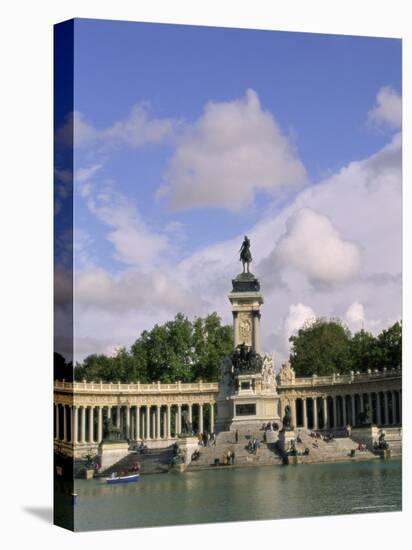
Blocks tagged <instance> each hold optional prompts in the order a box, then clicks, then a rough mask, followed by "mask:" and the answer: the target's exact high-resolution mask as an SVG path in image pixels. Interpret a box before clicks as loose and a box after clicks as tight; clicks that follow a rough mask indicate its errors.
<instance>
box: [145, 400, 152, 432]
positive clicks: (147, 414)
mask: <svg viewBox="0 0 412 550" xmlns="http://www.w3.org/2000/svg"><path fill="white" fill-rule="evenodd" d="M146 439H151V437H150V406H148V405H146Z"/></svg>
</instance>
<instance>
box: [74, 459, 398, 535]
mask: <svg viewBox="0 0 412 550" xmlns="http://www.w3.org/2000/svg"><path fill="white" fill-rule="evenodd" d="M401 488H402V467H401V461H400V460H389V461H383V460H374V461H370V462H351V463H341V464H308V465H298V466H269V467H260V468H238V469H236V468H233V469H227V470H225V469H218V470H213V469H212V470H204V471H198V472H186V473H184V474H178V473H168V474H157V475H146V476H143V477H142V478H141V480H140V481H139V482H138V483H131V484H126V485H106V484H105V483H104V481H103V480H99V479H96V480H92V481H85V480H78V481H76V482H75V491H76V492H77V494H78V497H77V503H76V506H75V517H74V521H75V530H76V531H85V530H95V529H116V528H130V527H153V526H162V525H181V524H193V523H208V522H222V521H241V520H259V519H277V518H293V517H305V516H306V517H308V516H323V515H330V514H353V513H366V512H384V511H399V510H401V506H402V495H401ZM67 498H69V497H67Z"/></svg>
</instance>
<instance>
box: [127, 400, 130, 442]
mask: <svg viewBox="0 0 412 550" xmlns="http://www.w3.org/2000/svg"><path fill="white" fill-rule="evenodd" d="M129 438H130V406H129V405H127V407H126V439H129Z"/></svg>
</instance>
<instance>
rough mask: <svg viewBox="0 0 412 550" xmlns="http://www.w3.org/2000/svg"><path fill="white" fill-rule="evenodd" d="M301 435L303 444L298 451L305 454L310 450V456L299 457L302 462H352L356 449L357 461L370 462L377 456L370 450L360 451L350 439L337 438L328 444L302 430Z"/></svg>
mask: <svg viewBox="0 0 412 550" xmlns="http://www.w3.org/2000/svg"><path fill="white" fill-rule="evenodd" d="M299 435H300V438H301V439H302V443H298V444H297V445H296V448H297V450H298V451H299V452H303V451H304V450H305V448H308V449H309V455H304V456H301V457H299V458H301V459H302V462H335V461H336V462H338V461H341V460H350V459H351V457H350V452H351V451H352V450H353V449H355V452H356V458H357V459H365V460H370V459H373V458H376V456H375V454H374V453H372V452H371V451H369V450H366V451H358V450H357V443H356V442H355V441H353V440H352V439H351V438H350V437H341V438H336V439H334V440H333V441H329V442H326V441H323V440H322V439H315V438H313V437H310V435H309V433H307V432H304V431H303V430H300V432H299ZM314 444H315V445H317V447H315V446H314Z"/></svg>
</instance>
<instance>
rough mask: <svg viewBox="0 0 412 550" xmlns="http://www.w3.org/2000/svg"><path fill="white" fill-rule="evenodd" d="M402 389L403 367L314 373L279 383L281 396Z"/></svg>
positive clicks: (317, 395)
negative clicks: (325, 374) (328, 373)
mask: <svg viewBox="0 0 412 550" xmlns="http://www.w3.org/2000/svg"><path fill="white" fill-rule="evenodd" d="M401 389H402V369H401V368H400V367H398V368H396V369H388V370H386V369H384V370H382V371H378V370H375V371H368V372H350V373H349V374H345V375H339V374H334V375H331V376H316V375H313V376H311V377H306V378H303V377H301V378H293V379H291V380H288V381H286V382H283V383H278V385H277V390H278V393H279V395H280V396H281V397H282V396H286V395H287V396H288V397H297V398H299V397H312V396H313V397H320V396H323V395H330V396H333V395H341V394H342V393H347V394H352V393H358V392H360V391H364V392H378V391H384V390H401Z"/></svg>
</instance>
